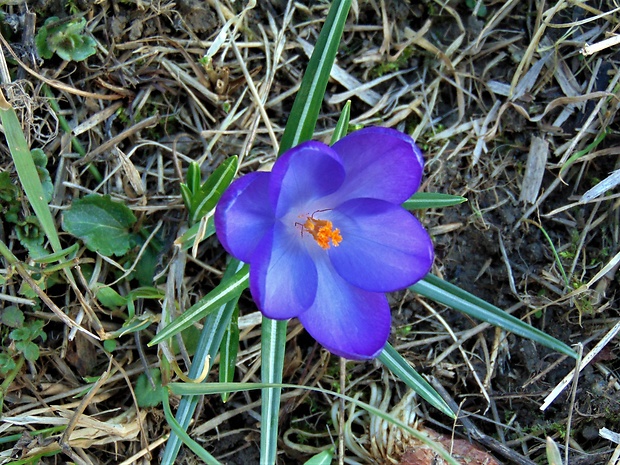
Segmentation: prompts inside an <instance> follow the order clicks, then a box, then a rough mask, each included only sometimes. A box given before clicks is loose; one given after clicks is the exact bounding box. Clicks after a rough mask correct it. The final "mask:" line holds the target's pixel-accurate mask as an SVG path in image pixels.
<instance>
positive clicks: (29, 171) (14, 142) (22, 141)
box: [0, 92, 62, 252]
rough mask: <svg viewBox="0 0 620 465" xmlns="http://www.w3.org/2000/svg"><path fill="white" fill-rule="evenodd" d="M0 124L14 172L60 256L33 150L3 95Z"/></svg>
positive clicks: (0, 99)
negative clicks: (0, 122)
mask: <svg viewBox="0 0 620 465" xmlns="http://www.w3.org/2000/svg"><path fill="white" fill-rule="evenodd" d="M0 120H1V121H2V126H3V129H4V135H5V137H6V142H7V144H8V146H9V150H10V151H11V156H12V157H13V162H14V163H15V169H16V170H17V175H18V176H19V181H20V182H21V185H22V188H23V189H24V192H25V193H26V197H28V202H30V205H31V206H32V209H33V210H34V213H35V215H36V216H37V219H38V220H39V223H41V227H42V228H43V231H45V235H46V236H47V239H48V240H49V241H50V244H51V245H52V249H53V250H54V252H59V251H60V250H61V249H62V247H61V246H60V239H59V238H58V231H56V224H55V223H54V218H53V217H52V214H51V212H50V209H49V206H48V205H47V203H46V202H45V200H44V199H45V195H44V193H43V186H42V184H41V180H40V179H39V174H38V173H37V168H36V167H35V165H34V161H33V160H32V155H31V153H30V149H29V148H28V142H26V138H25V137H24V131H23V130H22V126H21V124H20V123H19V120H18V119H17V115H16V114H15V110H13V107H12V106H11V104H10V103H9V102H7V101H6V99H5V98H4V95H3V94H2V92H0Z"/></svg>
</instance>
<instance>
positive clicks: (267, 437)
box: [260, 317, 288, 463]
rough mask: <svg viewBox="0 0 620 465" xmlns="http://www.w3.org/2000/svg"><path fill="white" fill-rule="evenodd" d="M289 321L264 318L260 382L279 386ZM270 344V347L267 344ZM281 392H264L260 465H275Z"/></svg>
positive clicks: (262, 393)
mask: <svg viewBox="0 0 620 465" xmlns="http://www.w3.org/2000/svg"><path fill="white" fill-rule="evenodd" d="M287 323H288V322H287V321H286V320H284V321H278V320H271V319H269V318H266V317H263V322H262V325H261V366H260V370H261V381H262V382H263V383H266V384H280V383H281V382H282V372H283V371H284V354H285V349H286V326H287ZM265 341H267V344H266V343H265ZM281 394H282V389H281V388H264V389H262V390H261V400H262V403H261V417H262V420H263V421H262V422H261V425H260V463H276V455H277V452H278V421H279V419H280V415H279V412H280V397H281Z"/></svg>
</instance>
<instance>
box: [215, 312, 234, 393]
mask: <svg viewBox="0 0 620 465" xmlns="http://www.w3.org/2000/svg"><path fill="white" fill-rule="evenodd" d="M237 352H239V307H238V306H235V310H234V311H233V314H232V318H231V319H230V323H229V324H228V328H227V329H226V332H225V333H224V338H223V339H222V344H221V345H220V370H219V376H220V383H232V381H233V378H234V376H235V366H236V363H237ZM228 396H229V393H224V394H222V401H223V402H226V401H228Z"/></svg>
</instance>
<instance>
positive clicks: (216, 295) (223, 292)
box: [148, 265, 250, 346]
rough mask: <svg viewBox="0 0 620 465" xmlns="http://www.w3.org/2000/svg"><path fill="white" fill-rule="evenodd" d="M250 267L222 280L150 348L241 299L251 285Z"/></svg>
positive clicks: (156, 339) (165, 329)
mask: <svg viewBox="0 0 620 465" xmlns="http://www.w3.org/2000/svg"><path fill="white" fill-rule="evenodd" d="M249 280H250V278H249V271H248V266H247V265H245V266H243V267H242V268H241V269H240V270H239V271H237V272H236V273H235V275H234V276H232V277H230V278H228V279H224V280H222V282H221V283H220V284H219V285H218V286H217V287H216V288H215V289H213V290H212V291H211V292H209V293H208V294H207V295H206V296H205V297H203V298H202V299H200V300H199V301H198V302H196V303H195V304H194V305H192V306H191V307H190V308H189V309H187V310H186V311H185V312H183V314H182V315H181V316H180V317H178V318H177V319H176V320H174V321H173V322H172V323H170V324H169V325H168V326H166V327H165V328H164V329H163V330H161V331H160V332H159V333H157V335H156V336H155V337H154V338H153V340H152V341H151V342H149V344H148V345H149V346H152V345H154V344H157V343H159V342H161V341H163V340H164V339H168V338H170V337H172V336H174V335H175V334H177V333H179V332H181V331H183V330H184V329H185V328H187V327H188V326H190V325H192V324H194V323H195V322H197V321H198V320H200V319H201V318H204V317H205V316H207V315H208V314H209V313H211V312H213V311H215V310H217V308H218V307H220V306H221V305H223V304H225V303H227V302H229V301H231V300H233V299H235V298H237V297H239V295H240V294H241V292H243V290H244V289H245V288H247V287H248V284H249Z"/></svg>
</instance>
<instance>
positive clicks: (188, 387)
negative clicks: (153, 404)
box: [168, 383, 459, 465]
mask: <svg viewBox="0 0 620 465" xmlns="http://www.w3.org/2000/svg"><path fill="white" fill-rule="evenodd" d="M168 387H169V388H170V390H171V391H172V392H173V393H175V394H183V395H193V396H202V395H208V394H221V393H222V392H238V391H252V390H255V389H263V390H264V389H267V388H269V389H274V388H278V389H282V388H285V389H305V390H308V391H312V392H320V393H322V394H327V395H330V396H334V397H337V398H339V399H344V400H346V401H347V402H350V403H351V404H354V405H356V406H358V407H360V408H363V409H364V410H366V411H367V412H368V413H370V414H372V415H376V416H378V417H379V418H382V419H384V420H386V421H388V422H390V423H392V424H393V425H396V426H398V427H399V428H402V429H403V430H405V431H406V432H407V433H409V434H410V435H412V436H413V437H415V438H416V439H417V440H419V441H420V442H422V443H423V444H426V445H427V446H429V447H431V448H432V449H433V451H434V452H436V453H437V454H438V455H439V456H441V458H443V459H444V460H445V461H446V462H447V463H449V464H450V465H459V464H458V462H457V461H456V460H455V459H454V458H453V457H451V456H450V453H449V452H448V451H447V450H445V449H444V448H443V446H441V445H440V444H438V443H435V442H434V441H432V440H431V439H430V438H429V437H428V436H427V435H426V434H424V433H422V432H420V431H418V430H416V429H414V428H412V427H411V426H409V425H407V424H405V423H403V422H401V421H400V420H398V419H396V418H394V417H392V416H391V415H390V414H389V413H387V412H384V411H383V410H381V409H379V408H377V407H373V406H372V405H370V404H367V403H366V402H362V401H361V400H359V399H355V398H353V397H349V396H347V395H344V394H340V393H337V392H333V391H328V390H326V389H321V388H318V387H310V386H297V385H295V384H265V383H209V384H191V383H170V384H169V385H168ZM260 463H261V465H267V463H269V462H263V460H262V459H261V462H260ZM272 463H273V462H272Z"/></svg>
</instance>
